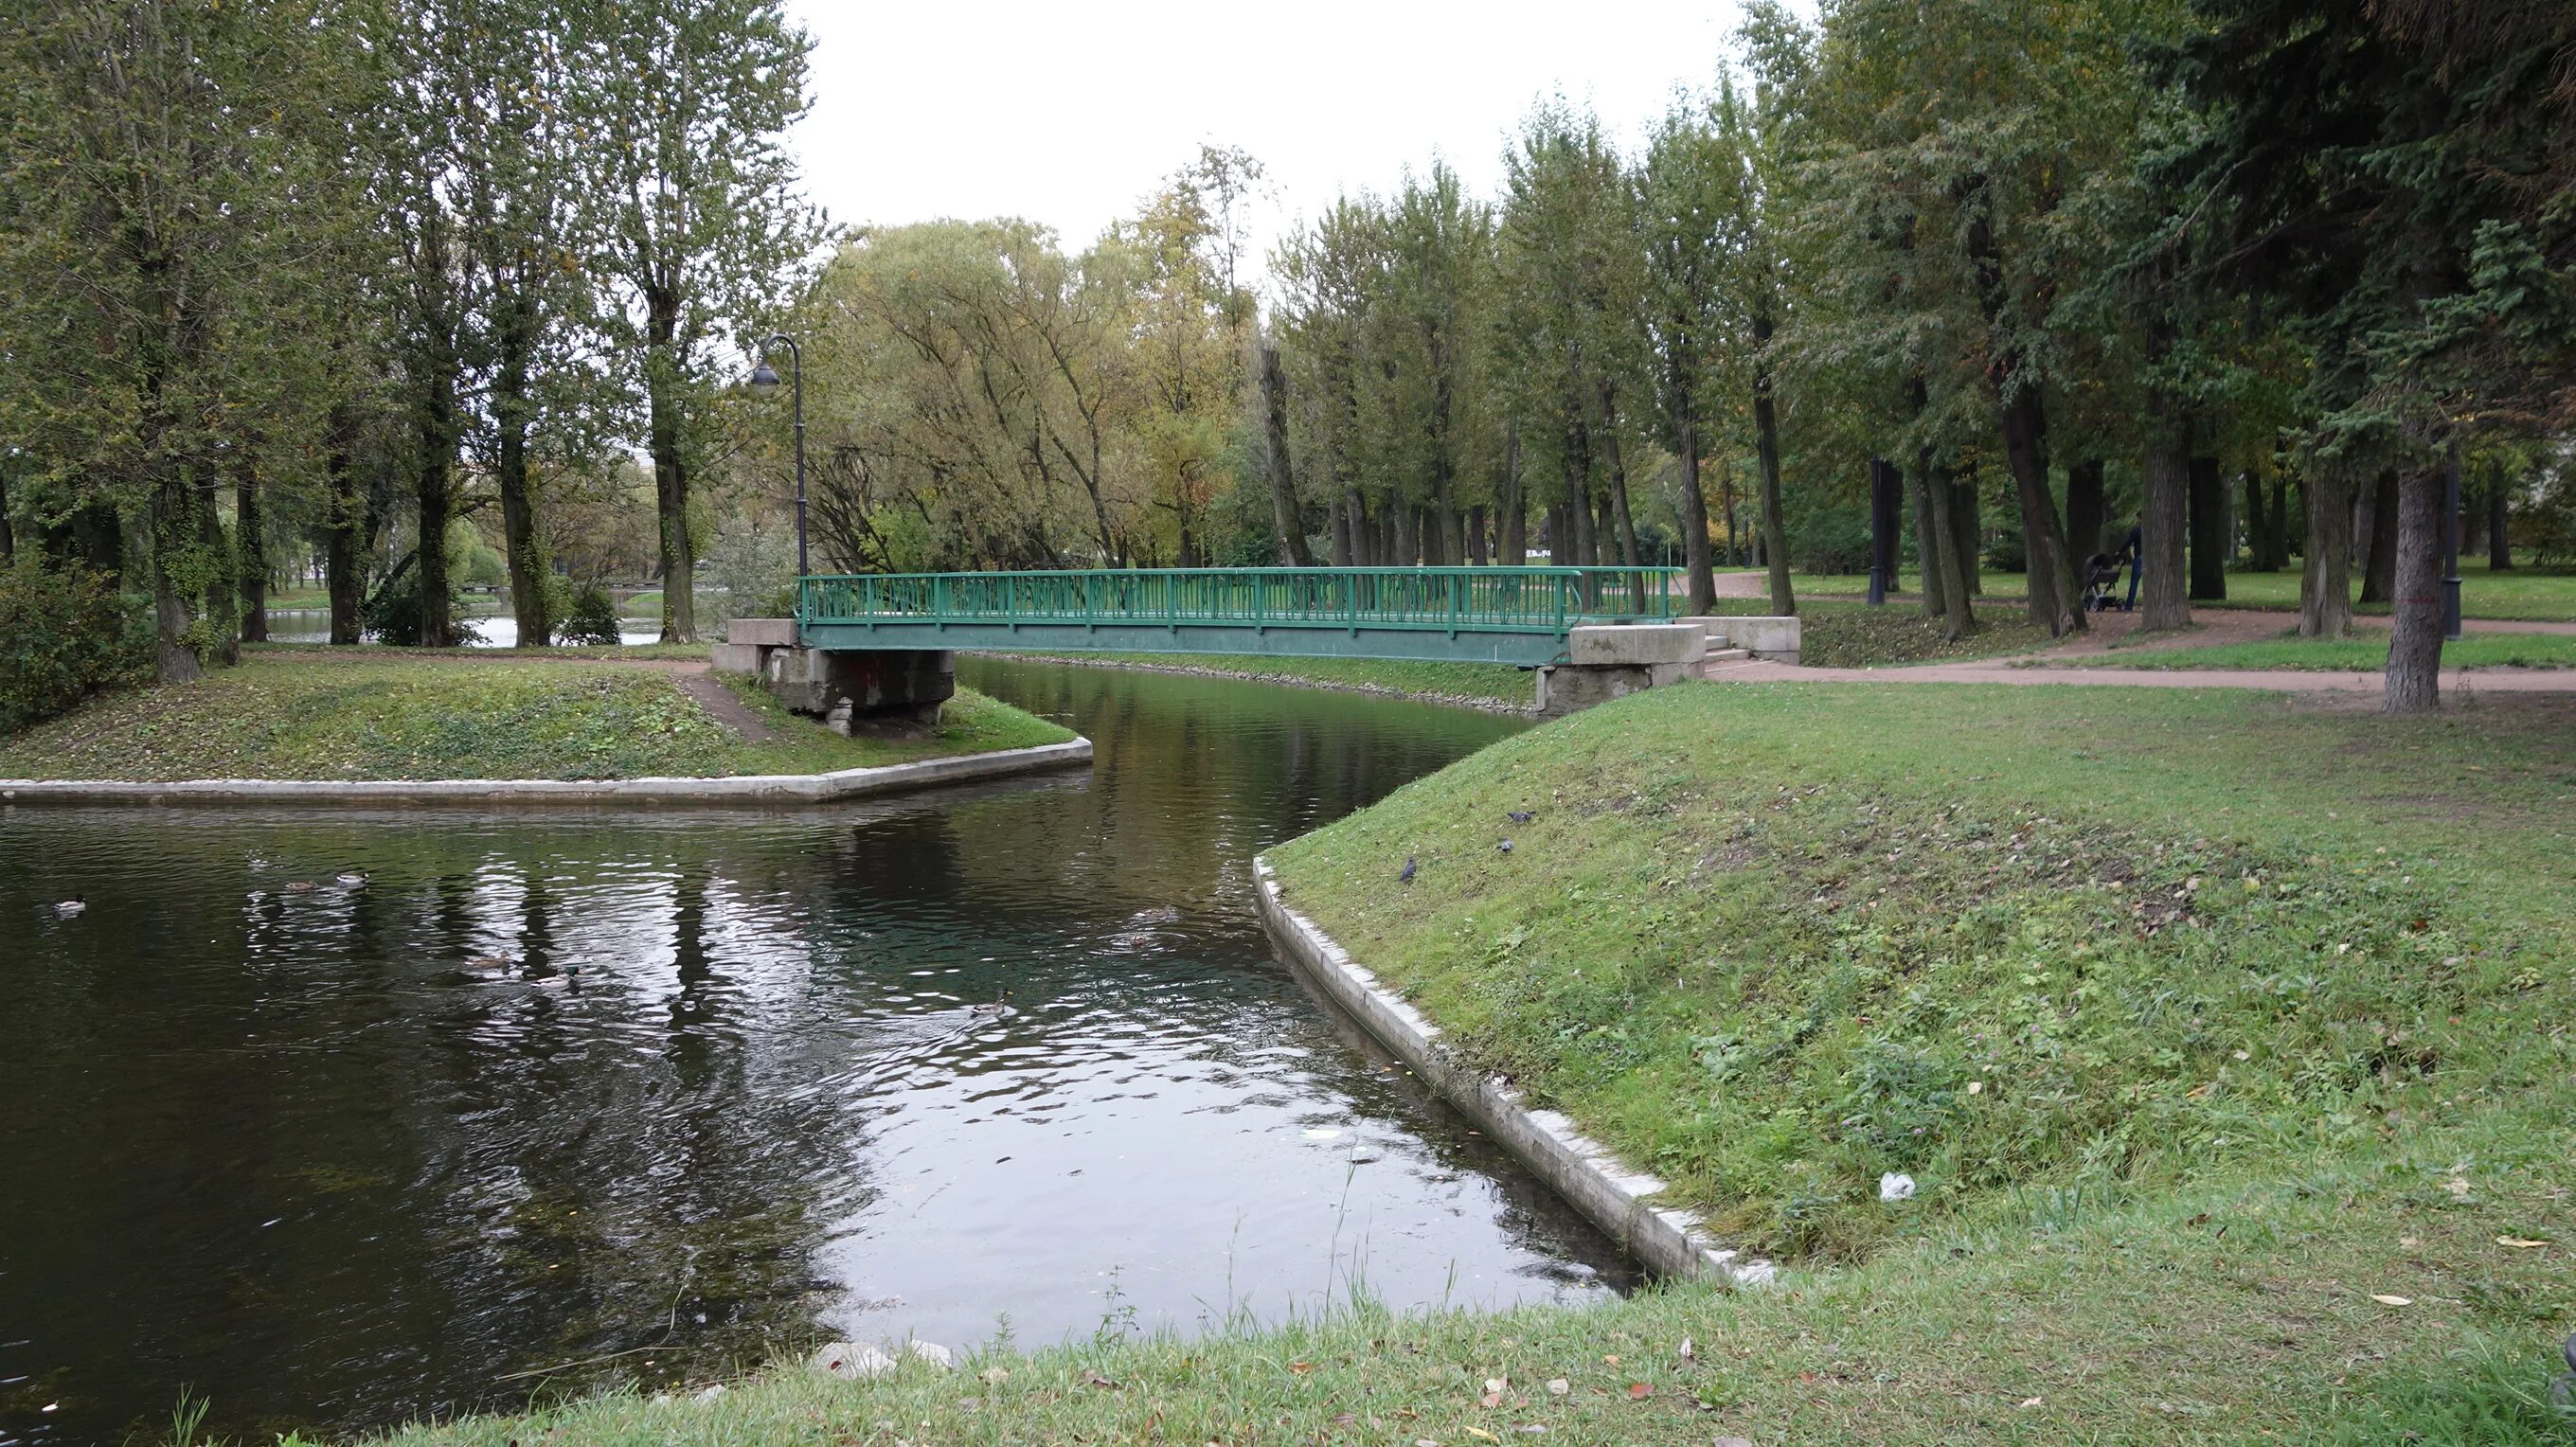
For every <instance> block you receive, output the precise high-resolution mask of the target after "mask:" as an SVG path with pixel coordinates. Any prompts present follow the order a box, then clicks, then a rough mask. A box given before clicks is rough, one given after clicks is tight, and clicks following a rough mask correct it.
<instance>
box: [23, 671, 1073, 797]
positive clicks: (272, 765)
mask: <svg viewBox="0 0 2576 1447" xmlns="http://www.w3.org/2000/svg"><path fill="white" fill-rule="evenodd" d="M711 686H717V687H723V688H724V689H725V691H724V692H722V693H719V694H714V695H707V696H703V697H702V696H701V695H699V694H693V693H692V692H691V691H690V689H691V688H692V687H695V688H698V689H701V690H704V689H707V688H709V687H711ZM710 699H712V701H714V702H717V703H719V704H728V703H729V704H730V705H736V706H738V708H739V710H740V711H737V710H736V708H735V707H727V708H726V709H725V712H726V713H727V715H728V717H718V716H717V714H716V713H714V712H711V711H710V709H709V706H708V704H709V700H710ZM755 733H757V734H760V735H764V736H763V737H758V738H755V737H751V736H750V735H752V734H755ZM1070 737H1072V735H1071V734H1069V733H1067V732H1066V731H1065V730H1063V729H1061V728H1058V727H1056V726H1055V725H1053V724H1050V723H1047V722H1045V721H1044V720H1041V719H1036V718H1032V717H1030V716H1029V715H1027V714H1024V713H1021V712H1020V711H1019V710H1017V709H1014V708H1011V707H1010V706H1008V705H1006V704H1001V703H997V702H995V701H993V700H991V699H988V698H985V697H983V696H982V695H980V694H973V693H968V692H965V691H963V690H961V691H960V692H959V693H958V695H957V697H956V699H955V700H954V701H953V702H952V703H951V704H950V705H949V707H948V710H947V715H946V718H945V720H944V721H943V723H942V724H941V725H940V726H939V727H938V728H936V729H926V730H920V731H918V732H916V733H913V734H910V735H907V736H900V737H884V738H843V737H841V736H840V735H838V734H835V733H833V732H831V731H830V730H828V729H825V728H823V727H821V726H820V725H819V724H816V723H814V722H813V721H811V720H808V719H803V718H799V717H797V716H795V715H793V714H790V713H788V712H787V711H785V710H784V709H781V708H779V707H778V706H777V705H776V704H775V703H774V702H772V701H771V700H770V699H769V697H768V696H767V695H765V694H763V693H760V692H759V691H758V690H756V689H752V688H749V687H747V686H745V687H740V688H735V687H732V686H731V685H729V684H728V685H715V684H713V681H712V680H709V679H707V678H705V677H704V676H703V675H698V676H695V677H692V676H691V675H687V674H683V673H680V672H676V671H671V670H665V669H657V668H636V667H630V666H622V665H618V664H612V663H593V662H573V661H552V660H549V661H544V662H522V661H516V660H512V659H509V658H494V657H484V658H475V657H471V656H463V657H460V656H456V655H452V654H451V655H444V656H440V655H429V656H420V655H405V654H402V653H399V652H394V651H391V650H386V651H379V650H374V649H370V650H367V651H366V652H365V653H357V652H355V651H354V650H350V651H343V652H342V653H339V654H336V655H334V654H325V653H321V652H319V651H315V650H288V649H276V650H263V651H258V652H254V653H252V654H250V655H249V656H248V658H247V660H246V661H245V662H244V663H243V664H242V665H241V666H240V667H239V668H233V669H225V670H221V671H218V672H216V673H214V674H212V675H209V676H208V677H207V678H206V679H204V680H202V681H201V682H197V683H192V684H183V685H177V686H174V687H167V688H152V689H141V690H136V691H133V692H129V693H124V694H117V695H113V696H110V697H107V698H103V699H100V700H97V701H95V702H93V703H91V704H89V705H88V706H86V707H84V708H82V709H80V710H79V711H77V712H75V713H72V714H69V715H67V716H65V717H63V718H59V719H55V720H52V721H51V722H48V723H44V724H40V725H38V726H37V727H35V728H33V729H30V730H27V731H25V732H23V733H20V734H16V735H13V736H10V737H7V738H0V778H28V779H137V780H165V779H201V778H254V779H453V778H489V779H624V778H639V777H644V776H648V775H680V776H702V777H716V776H723V775H731V774H804V773H819V772H822V771H825V770H830V769H847V768H858V767H864V766H872V765H877V764H890V763H900V762H902V761H904V760H907V759H918V758H933V757H938V756H942V755H948V754H963V753H985V752H989V751H992V750H996V749H1009V748H1021V747H1026V746H1029V745H1034V744H1043V743H1052V742H1055V741H1057V740H1060V739H1065V738H1070Z"/></svg>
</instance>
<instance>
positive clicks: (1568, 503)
mask: <svg viewBox="0 0 2576 1447" xmlns="http://www.w3.org/2000/svg"><path fill="white" fill-rule="evenodd" d="M1565 459H1566V467H1565V510H1566V516H1567V518H1568V520H1569V521H1571V522H1572V523H1573V524H1574V528H1573V532H1574V536H1573V539H1572V547H1573V551H1574V556H1573V557H1570V558H1564V557H1560V558H1558V559H1557V561H1558V562H1560V563H1568V564H1572V565H1573V566H1575V567H1578V568H1588V567H1590V566H1592V560H1593V551H1592V432H1591V429H1589V428H1587V427H1585V426H1584V425H1583V424H1582V423H1581V422H1577V423H1575V424H1574V430H1573V431H1572V433H1570V434H1569V435H1568V438H1567V442H1566V448H1565ZM1577 592H1578V594H1579V595H1580V596H1581V597H1582V599H1583V606H1584V607H1586V608H1589V607H1591V606H1592V600H1593V585H1592V579H1591V578H1590V576H1589V575H1587V576H1586V577H1585V578H1584V581H1583V586H1582V587H1581V588H1580V589H1578V590H1577Z"/></svg>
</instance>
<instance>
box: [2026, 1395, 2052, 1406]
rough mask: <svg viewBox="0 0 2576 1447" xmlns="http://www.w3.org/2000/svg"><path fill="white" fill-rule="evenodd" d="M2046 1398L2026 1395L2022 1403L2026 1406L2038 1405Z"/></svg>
mask: <svg viewBox="0 0 2576 1447" xmlns="http://www.w3.org/2000/svg"><path fill="white" fill-rule="evenodd" d="M2045 1400H2046V1398H2042V1397H2024V1398H2022V1399H2021V1405H2022V1406H2025V1407H2036V1406H2038V1405H2039V1404H2040V1403H2041V1402H2042V1401H2045Z"/></svg>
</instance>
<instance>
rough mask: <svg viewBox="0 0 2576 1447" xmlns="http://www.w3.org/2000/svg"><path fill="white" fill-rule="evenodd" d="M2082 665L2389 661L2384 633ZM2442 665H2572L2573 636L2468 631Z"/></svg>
mask: <svg viewBox="0 0 2576 1447" xmlns="http://www.w3.org/2000/svg"><path fill="white" fill-rule="evenodd" d="M2065 661H2066V662H2069V663H2077V664H2080V665H2081V666H2083V667H2086V668H2167V669H2170V668H2288V669H2318V670H2324V671H2327V672H2347V671H2349V672H2361V673H2376V672H2378V671H2379V670H2381V669H2383V668H2385V667H2387V666H2388V636H2387V635H2386V634H2385V633H2380V634H2377V635H2370V634H2365V635H2363V636H2361V637H2358V638H2300V637H2299V636H2297V635H2296V634H2289V635H2285V636H2283V637H2280V638H2267V639H2263V640H2261V641H2259V642H2255V643H2218V644H2208V645H2204V646H2201V647H2198V648H2154V649H2147V648H2134V647H2133V648H2127V649H2121V648H2114V649H2113V650H2112V651H2111V652H2109V653H2107V654H2103V655H2100V656H2097V657H2091V658H2083V659H2068V660H2065ZM2442 666H2443V667H2445V668H2576V638H2570V637H2566V636H2564V635H2561V634H2554V633H2469V634H2464V635H2462V636H2461V638H2460V640H2459V641H2458V642H2456V643H2445V644H2443V645H2442Z"/></svg>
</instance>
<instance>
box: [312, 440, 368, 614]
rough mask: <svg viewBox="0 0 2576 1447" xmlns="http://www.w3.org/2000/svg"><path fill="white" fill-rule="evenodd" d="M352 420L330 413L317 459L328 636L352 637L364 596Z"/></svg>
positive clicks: (360, 511) (360, 509)
mask: <svg viewBox="0 0 2576 1447" xmlns="http://www.w3.org/2000/svg"><path fill="white" fill-rule="evenodd" d="M351 430H352V424H351V423H350V421H349V419H348V417H347V415H346V414H345V413H335V414H334V415H333V417H332V419H331V451H330V453H329V455H328V456H327V457H326V458H325V459H324V461H323V481H324V485H325V487H326V488H327V489H328V494H327V497H326V499H325V511H324V513H323V517H322V573H323V580H324V582H325V584H326V585H327V586H328V588H329V590H330V593H331V641H332V642H334V643H355V642H357V641H358V634H359V623H358V610H359V609H360V608H361V607H363V606H364V605H365V603H366V599H367V580H366V577H365V567H366V563H365V548H364V546H363V545H362V544H361V542H360V538H361V536H362V534H363V531H364V528H365V523H364V521H363V519H364V517H365V512H366V504H365V503H364V502H362V501H361V500H360V499H359V497H358V479H357V475H356V472H355V470H354V468H355V459H354V458H352V457H351V456H350V453H351V450H352V445H353V444H352V443H351V440H350V432H351Z"/></svg>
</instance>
